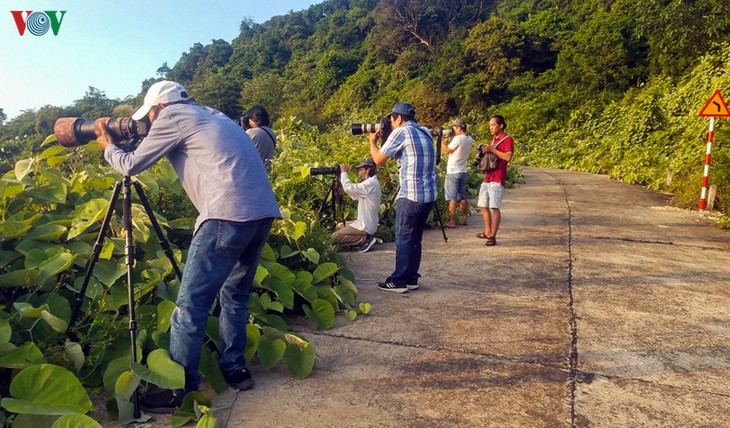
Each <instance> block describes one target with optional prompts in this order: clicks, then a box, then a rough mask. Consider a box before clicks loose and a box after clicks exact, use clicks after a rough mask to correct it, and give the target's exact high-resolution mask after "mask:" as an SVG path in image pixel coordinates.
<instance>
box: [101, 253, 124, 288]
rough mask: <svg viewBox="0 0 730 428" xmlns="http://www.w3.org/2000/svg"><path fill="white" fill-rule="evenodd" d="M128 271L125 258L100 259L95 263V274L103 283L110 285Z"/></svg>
mask: <svg viewBox="0 0 730 428" xmlns="http://www.w3.org/2000/svg"><path fill="white" fill-rule="evenodd" d="M126 273H127V265H126V263H125V261H124V260H122V259H121V258H120V259H113V260H99V261H97V262H96V265H94V272H93V274H94V276H95V277H96V279H98V280H99V282H101V283H102V284H104V285H106V286H107V287H110V286H111V285H112V284H114V283H115V282H116V280H118V279H119V278H121V277H123V276H124V275H125V274H126Z"/></svg>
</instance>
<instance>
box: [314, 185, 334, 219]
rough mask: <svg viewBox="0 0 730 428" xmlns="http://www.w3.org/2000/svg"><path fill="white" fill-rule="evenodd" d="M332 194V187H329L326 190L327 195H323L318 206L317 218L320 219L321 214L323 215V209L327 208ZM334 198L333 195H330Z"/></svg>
mask: <svg viewBox="0 0 730 428" xmlns="http://www.w3.org/2000/svg"><path fill="white" fill-rule="evenodd" d="M331 194H332V186H330V188H329V189H327V193H326V194H325V195H324V199H322V205H320V206H319V211H317V218H318V219H321V218H322V214H324V210H325V208H327V202H328V201H329V198H330V195H331ZM332 197H333V198H334V195H332Z"/></svg>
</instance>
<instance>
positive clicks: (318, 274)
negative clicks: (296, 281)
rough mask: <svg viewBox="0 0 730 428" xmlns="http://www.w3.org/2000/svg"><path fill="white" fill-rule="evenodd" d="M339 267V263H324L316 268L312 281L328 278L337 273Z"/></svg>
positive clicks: (316, 281)
mask: <svg viewBox="0 0 730 428" xmlns="http://www.w3.org/2000/svg"><path fill="white" fill-rule="evenodd" d="M338 269H339V267H338V266H337V263H332V262H327V263H322V264H321V265H319V266H317V268H316V269H315V270H314V273H313V274H312V277H313V278H312V282H313V283H314V284H316V283H318V282H320V281H322V280H324V279H326V278H329V277H331V276H332V275H334V274H336V273H337V270H338Z"/></svg>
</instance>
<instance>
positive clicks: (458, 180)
mask: <svg viewBox="0 0 730 428" xmlns="http://www.w3.org/2000/svg"><path fill="white" fill-rule="evenodd" d="M451 129H452V130H453V131H454V138H452V139H451V142H450V143H449V145H446V142H441V150H442V151H443V152H444V153H446V154H447V155H448V156H449V160H448V162H447V164H446V179H445V180H444V194H445V195H446V200H447V201H449V221H448V223H446V227H451V228H453V227H456V205H457V204H460V205H461V214H462V215H463V216H464V219H466V217H467V216H468V215H469V201H467V200H466V196H467V194H466V181H467V173H466V161H467V160H468V159H469V155H470V154H471V146H472V144H474V140H473V139H472V138H471V136H470V135H469V134H467V132H466V122H464V120H463V119H455V120H454V122H453V123H452V126H451ZM465 221H466V220H465Z"/></svg>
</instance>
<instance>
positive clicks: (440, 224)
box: [383, 185, 449, 242]
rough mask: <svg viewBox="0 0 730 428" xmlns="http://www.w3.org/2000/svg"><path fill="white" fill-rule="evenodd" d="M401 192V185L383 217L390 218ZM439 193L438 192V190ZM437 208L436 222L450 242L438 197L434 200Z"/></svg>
mask: <svg viewBox="0 0 730 428" xmlns="http://www.w3.org/2000/svg"><path fill="white" fill-rule="evenodd" d="M399 192H400V185H399V186H398V188H397V189H395V193H393V197H392V198H390V205H389V206H388V209H387V210H386V211H385V212H384V213H383V219H385V218H388V215H390V211H392V210H393V204H395V199H396V198H397V197H398V193H399ZM437 193H438V192H437ZM432 209H434V210H435V214H434V215H435V217H436V223H438V225H439V227H440V228H441V234H442V235H443V236H444V242H449V237H448V236H446V228H445V227H444V221H443V220H442V218H441V209H439V204H438V198H437V200H435V201H434V202H433V208H432Z"/></svg>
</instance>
